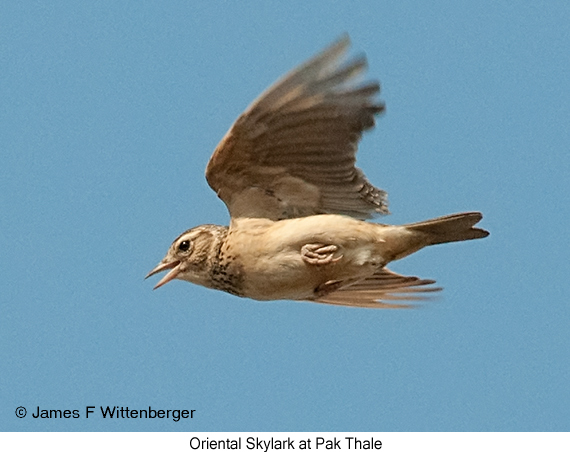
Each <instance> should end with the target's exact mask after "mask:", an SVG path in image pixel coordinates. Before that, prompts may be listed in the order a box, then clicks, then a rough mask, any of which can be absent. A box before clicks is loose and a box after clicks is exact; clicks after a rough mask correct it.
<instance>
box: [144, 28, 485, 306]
mask: <svg viewBox="0 0 570 452" xmlns="http://www.w3.org/2000/svg"><path fill="white" fill-rule="evenodd" d="M348 47H349V38H348V36H344V37H342V38H341V39H340V40H338V41H337V42H335V43H334V44H332V45H331V46H330V47H329V48H327V49H326V50H324V51H323V52H322V53H320V54H319V55H317V56H315V57H314V58H312V59H311V60H309V61H308V62H306V63H304V64H303V65H301V66H300V67H298V68H297V69H295V70H293V71H292V72H290V73H289V74H287V75H285V76H284V77H283V78H281V79H280V80H278V81H277V82H276V83H275V84H274V85H273V86H271V87H270V88H269V89H268V90H267V91H265V92H264V93H263V94H262V95H261V96H260V97H259V98H258V99H257V100H255V101H254V102H253V103H252V104H251V106H250V107H249V108H248V109H247V110H246V111H245V112H244V113H243V114H242V115H241V116H240V117H239V118H238V119H237V121H236V122H235V123H234V124H233V125H232V127H231V128H230V130H229V131H228V133H227V134H226V135H225V136H224V138H223V139H222V141H221V142H220V144H218V147H217V148H216V150H215V151H214V154H213V155H212V157H211V158H210V161H209V162H208V166H207V168H206V179H207V181H208V184H209V185H210V187H212V189H213V190H214V191H215V192H216V193H217V195H218V196H219V197H220V198H221V199H222V201H224V203H225V204H226V206H227V208H228V210H229V212H230V215H231V220H230V225H229V227H227V226H216V225H211V224H207V225H202V226H198V227H195V228H192V229H189V230H187V231H186V232H184V233H182V234H181V235H180V236H179V237H178V238H177V239H176V240H174V242H173V243H172V245H171V246H170V249H169V250H168V253H167V254H166V257H165V258H164V259H162V261H161V262H160V263H159V264H158V265H157V266H156V267H155V268H154V269H153V270H152V271H151V272H150V273H149V274H148V275H147V277H149V276H152V275H154V274H156V273H159V272H162V271H165V270H169V272H168V273H167V274H166V275H165V276H164V277H163V278H162V279H161V280H160V281H159V282H158V284H157V285H156V286H155V289H156V288H158V287H160V286H162V285H164V284H166V283H167V282H169V281H172V280H173V279H182V280H185V281H189V282H193V283H195V284H200V285H202V286H206V287H209V288H212V289H218V290H223V291H226V292H229V293H231V294H234V295H238V296H240V297H248V298H253V299H255V300H278V299H289V300H306V301H313V302H317V303H327V304H334V305H343V306H356V307H374V308H387V307H407V306H410V304H409V303H408V304H406V303H402V302H401V301H402V300H403V301H409V300H417V299H422V298H424V297H425V295H426V293H428V292H432V291H435V290H439V289H438V288H433V287H430V284H433V283H434V281H432V280H427V279H420V278H417V277H413V276H402V275H399V274H397V273H394V272H392V271H390V270H388V269H387V268H386V267H385V266H386V264H388V263H389V262H391V261H393V260H396V259H401V258H403V257H405V256H407V255H409V254H411V253H414V252H416V251H418V250H419V249H421V248H423V247H425V246H428V245H435V244H438V243H447V242H458V241H462V240H471V239H479V238H483V237H486V236H487V235H489V233H488V232H487V231H485V230H483V229H479V228H475V227H474V225H475V224H476V223H478V222H479V221H480V220H481V218H482V215H481V214H480V213H479V212H466V213H457V214H454V215H448V216H444V217H440V218H435V219H433V220H428V221H423V222H420V223H412V224H406V225H403V226H390V225H384V224H376V223H369V222H366V221H364V220H365V219H367V218H370V217H371V216H372V215H373V214H376V213H380V214H383V213H388V209H387V202H386V193H385V192H384V191H382V190H380V189H378V188H376V187H374V186H373V185H372V184H371V183H370V182H368V180H367V179H366V177H365V176H364V174H363V173H362V171H361V170H360V169H358V168H356V167H355V166H354V163H355V156H356V151H357V145H358V142H359V141H360V138H361V136H362V132H364V131H365V130H368V129H372V128H373V127H374V117H375V115H377V114H379V113H382V112H383V111H384V104H383V103H381V102H379V101H378V100H376V99H375V96H376V94H378V93H379V91H380V86H379V84H378V82H376V81H369V82H364V83H357V82H356V81H355V78H356V77H357V76H358V75H359V74H361V73H362V72H363V71H364V70H365V68H366V58H365V57H364V56H360V57H356V58H353V59H351V60H348V61H346V60H345V58H344V56H345V54H346V52H347V49H348ZM398 301H400V302H399V303H398Z"/></svg>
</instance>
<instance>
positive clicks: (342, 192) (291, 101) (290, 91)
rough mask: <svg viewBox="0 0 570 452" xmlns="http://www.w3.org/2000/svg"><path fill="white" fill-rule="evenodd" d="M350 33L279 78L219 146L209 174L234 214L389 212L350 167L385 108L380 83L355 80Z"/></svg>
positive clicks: (359, 61)
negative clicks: (362, 140)
mask: <svg viewBox="0 0 570 452" xmlns="http://www.w3.org/2000/svg"><path fill="white" fill-rule="evenodd" d="M349 44H350V41H349V38H348V36H344V37H343V38H341V39H340V40H339V41H337V42H336V43H334V44H333V45H331V46H330V47H329V48H327V49H326V50H324V51H323V52H322V53H321V54H319V55H317V56H316V57H314V58H313V59H311V60H309V61H308V62H306V63H305V64H303V65H301V66H300V67H299V68H297V69H295V70H293V71H292V72H291V73H289V74H288V75H286V76H285V77H284V78H283V79H281V80H279V81H278V82H277V83H275V84H274V85H273V86H272V87H270V88H269V89H268V90H267V91H266V92H265V93H263V94H262V95H261V96H260V97H259V98H258V99H257V100H256V101H254V102H253V104H252V105H251V106H250V107H249V108H248V109H247V110H246V111H245V112H244V113H243V114H242V115H241V116H240V117H239V118H238V119H237V121H236V122H235V123H234V125H233V126H232V127H231V128H230V130H229V131H228V133H227V134H226V136H225V137H224V138H223V139H222V141H221V142H220V143H219V144H218V146H217V148H216V150H215V151H214V154H213V155H212V157H211V158H210V161H209V162H208V166H207V168H206V179H207V180H208V183H209V184H210V186H211V187H212V189H213V190H214V191H215V192H216V193H217V194H218V196H219V197H220V198H221V199H222V200H223V201H224V202H225V203H226V205H227V207H228V209H229V211H230V215H231V216H232V217H251V218H269V219H272V220H280V219H285V218H296V217H303V216H309V215H315V214H321V213H337V214H344V215H350V216H353V217H356V218H369V217H370V216H372V214H373V213H375V212H378V213H387V212H388V209H387V203H386V193H385V192H384V191H382V190H379V189H377V188H376V187H374V186H373V185H371V184H370V183H369V182H368V180H367V179H366V177H365V176H364V174H363V173H362V171H361V170H359V169H358V168H356V167H355V166H354V163H355V160H356V158H355V155H356V151H357V146H358V142H359V140H360V138H361V136H362V132H363V131H365V130H367V129H370V128H372V127H374V116H375V115H376V114H378V113H380V112H382V111H383V110H384V105H383V104H382V103H381V102H379V101H377V100H375V99H374V96H375V95H376V94H377V93H378V92H379V91H380V86H379V84H378V83H377V82H375V81H373V82H367V83H362V84H357V83H356V82H355V78H356V76H358V75H359V74H361V73H362V72H363V71H364V70H365V68H366V58H365V57H364V56H360V57H357V58H354V59H352V60H350V61H347V62H345V61H344V56H345V54H346V52H347V49H348V46H349Z"/></svg>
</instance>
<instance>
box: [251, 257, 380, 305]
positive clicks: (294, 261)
mask: <svg viewBox="0 0 570 452" xmlns="http://www.w3.org/2000/svg"><path fill="white" fill-rule="evenodd" d="M343 260H344V262H342V260H341V261H339V262H337V263H329V264H326V265H322V266H321V265H314V264H308V263H307V262H305V261H304V260H303V259H302V257H301V254H300V253H299V252H298V251H297V252H291V253H281V254H280V255H279V257H278V258H277V257H276V256H275V255H273V256H267V258H260V259H258V260H256V261H255V265H253V266H251V267H250V268H247V269H244V270H245V271H244V275H245V276H244V279H243V286H242V289H243V295H244V296H246V297H249V298H253V299H255V300H265V301H267V300H283V299H288V300H308V299H313V298H314V297H315V292H316V291H317V290H318V289H319V288H320V287H321V286H322V285H323V284H325V283H327V282H329V281H345V280H349V279H350V280H355V279H360V278H365V277H367V276H370V275H372V274H373V273H374V271H375V270H376V269H377V268H378V265H377V264H376V263H375V262H360V263H358V264H357V263H356V262H355V260H354V259H349V258H346V259H345V258H344V257H343Z"/></svg>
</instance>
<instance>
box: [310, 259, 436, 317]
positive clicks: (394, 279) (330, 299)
mask: <svg viewBox="0 0 570 452" xmlns="http://www.w3.org/2000/svg"><path fill="white" fill-rule="evenodd" d="M434 283H435V281H433V280H430V279H420V278H417V277H415V276H402V275H399V274H397V273H394V272H392V271H390V270H388V269H387V268H383V269H381V270H379V271H378V272H376V273H375V274H374V275H372V276H371V277H369V278H366V279H363V280H360V281H357V282H356V283H354V284H350V285H347V286H344V287H342V288H340V289H339V290H337V291H335V292H332V293H330V294H328V295H326V296H324V297H321V298H317V299H316V300H311V301H314V302H316V303H325V304H334V305H340V306H352V307H359V308H410V307H413V305H411V304H402V303H399V302H402V301H422V300H425V299H426V298H427V296H426V294H428V293H430V292H438V291H440V290H441V288H439V287H424V286H427V285H430V284H434ZM385 301H387V302H388V303H386V302H385Z"/></svg>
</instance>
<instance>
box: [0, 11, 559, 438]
mask: <svg viewBox="0 0 570 452" xmlns="http://www.w3.org/2000/svg"><path fill="white" fill-rule="evenodd" d="M569 24H570V6H569V3H568V2H566V1H551V2H538V3H537V2H530V1H526V2H524V1H521V2H508V3H507V2H493V1H479V2H467V1H465V2H462V1H455V2H451V1H449V2H444V1H436V2H419V1H416V2H412V1H399V2H386V1H372V0H370V1H362V2H358V3H356V2H325V1H314V2H307V1H290V2H261V1H251V2H233V3H230V2H205V1H204V2H190V1H188V2H184V1H166V2H134V1H130V2H129V1H126V2H105V1H103V2H82V3H78V2H65V1H56V2H11V1H8V2H3V3H2V5H1V6H0V65H1V67H2V71H0V98H1V99H2V100H1V102H0V147H1V155H2V165H0V212H1V213H2V214H1V215H0V250H1V252H0V283H1V284H0V286H1V287H2V289H1V297H0V303H1V304H0V306H1V311H0V425H1V426H2V427H0V429H2V430H8V431H11V430H16V431H27V430H62V431H67V430H79V431H86V430H87V431H98V430H104V431H108V430H111V431H112V430H119V431H122V430H150V431H154V430H165V431H170V430H173V431H175V430H194V431H240V430H245V431H264V430H275V431H279V430H293V431H297V430H300V431H328V430H330V431H334V430H340V431H407V430H414V431H424V430H438V431H448V430H468V431H478V430H509V431H511V430H514V431H520V430H565V431H567V430H568V429H569V428H570V403H569V400H570V389H569V388H570V385H569V384H568V375H570V353H569V347H568V344H569V341H570V328H569V325H570V296H569V295H570V290H569V288H570V284H569V282H568V279H569V278H568V274H569V273H570V265H569V263H568V251H569V249H570V238H569V237H570V234H568V230H567V224H568V220H569V219H570V202H569V201H568V197H569V194H570V120H569V118H570V58H569V54H568V49H570V26H569ZM343 32H348V33H349V34H350V36H351V38H352V42H353V50H354V52H355V53H356V52H359V51H364V52H365V53H366V55H367V57H368V60H369V74H370V76H371V77H374V78H378V79H379V80H380V81H381V83H382V88H383V91H382V99H384V100H385V101H386V104H387V112H386V114H385V115H384V116H383V117H381V118H380V120H379V121H378V125H377V128H376V129H375V131H374V132H372V133H369V134H367V135H366V136H365V138H364V140H363V142H362V143H361V147H360V153H359V156H358V164H359V166H360V167H361V168H363V169H364V170H365V172H366V174H367V176H368V177H369V179H370V180H371V181H372V182H373V183H375V184H376V185H377V186H379V187H381V188H383V189H385V190H387V191H388V193H389V201H390V208H391V211H392V215H390V216H388V217H385V218H383V219H382V220H381V221H384V222H388V223H394V224H397V223H405V222H412V221H419V220H424V219H428V218H431V217H435V216H438V215H443V214H448V213H453V212H459V211H465V210H480V211H482V212H483V213H484V216H485V217H484V219H483V222H482V223H481V225H482V226H483V227H485V228H486V229H488V230H489V231H491V236H490V237H489V238H487V239H485V240H480V241H473V242H468V243H467V242H466V243H459V244H450V245H446V246H438V247H433V248H430V249H426V250H423V251H421V252H420V253H417V254H416V255H413V256H410V257H409V258H406V259H405V260H403V261H401V262H397V263H395V264H394V265H392V266H391V268H392V269H393V270H395V271H398V272H400V273H403V274H407V275H418V276H421V277H425V278H434V279H436V280H437V281H438V283H439V284H440V285H442V286H443V287H444V288H445V290H444V291H443V292H442V294H441V296H439V297H437V298H436V299H435V300H434V301H432V302H429V303H427V304H425V306H423V307H422V308H420V309H416V310H396V311H386V310H377V311H376V310H358V309H345V308H338V307H330V306H321V305H313V304H310V303H294V302H289V301H281V302H273V303H260V302H255V301H251V300H248V299H240V298H236V297H233V296H231V295H228V294H225V293H221V292H214V291H210V290H207V289H204V288H201V287H198V286H193V285H191V284H188V283H184V282H179V281H175V282H172V283H170V284H168V285H166V286H165V287H163V288H161V289H160V290H157V291H154V292H153V291H152V286H153V284H154V283H156V280H154V279H153V280H152V281H143V277H144V275H145V274H146V273H147V272H148V271H149V270H150V269H151V268H152V267H153V266H154V265H155V264H156V263H157V262H158V260H159V259H161V258H162V257H163V255H164V253H165V252H166V250H167V247H168V246H169V245H170V242H171V241H172V240H173V239H174V238H175V237H176V236H177V235H178V234H179V233H180V232H182V231H184V230H185V229H188V228H189V227H192V226H195V225H198V224H201V223H218V224H227V222H228V214H227V212H226V209H225V206H224V204H223V203H222V202H221V201H219V200H218V199H217V198H216V196H215V194H214V193H213V192H212V191H211V190H210V189H209V187H208V185H207V184H206V181H205V179H204V177H203V174H204V168H205V165H206V163H207V161H208V159H209V156H210V154H211V152H212V151H213V149H214V147H215V145H216V144H217V142H218V141H219V140H220V139H221V137H222V136H223V134H224V133H225V132H226V130H227V129H228V127H229V126H230V125H231V123H232V122H233V121H234V119H235V118H236V117H237V116H238V114H239V113H241V111H243V109H244V108H245V107H246V106H247V105H248V104H249V103H250V102H251V101H252V100H253V99H254V98H255V97H256V96H257V95H258V94H259V93H260V92H261V91H262V90H263V89H265V88H266V87H267V86H268V85H269V84H271V83H272V82H273V81H274V80H275V79H276V78H277V77H279V76H280V75H282V74H283V73H284V72H285V71H288V70H289V69H291V68H292V67H293V66H295V65H296V64H298V63H300V62H301V61H303V60H304V59H306V58H308V57H310V56H311V55H313V54H314V53H315V52H317V51H319V50H320V49H322V48H323V47H324V46H326V45H327V44H328V43H330V42H331V41H332V40H334V39H335V38H336V37H338V36H339V35H340V34H341V33H343ZM88 405H93V406H107V405H111V406H113V405H118V406H125V407H126V406H128V407H130V408H135V409H141V408H145V407H148V406H149V405H150V406H152V407H153V408H157V409H195V410H196V413H195V418H194V419H192V420H188V421H180V422H177V423H176V422H173V421H171V420H161V421H159V420H109V419H107V420H105V419H100V418H90V419H85V418H84V416H83V412H84V410H85V407H86V406H88ZM18 406H24V407H26V408H27V409H28V416H27V417H26V418H25V419H18V418H17V417H16V416H15V414H14V411H15V409H16V408H17V407H18ZM37 406H40V407H41V408H42V409H43V408H46V409H62V410H63V409H70V410H73V409H79V410H81V414H82V416H81V418H79V419H64V420H61V419H58V420H38V419H33V418H32V417H31V416H30V414H29V413H30V411H34V410H35V409H36V407H37Z"/></svg>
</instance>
